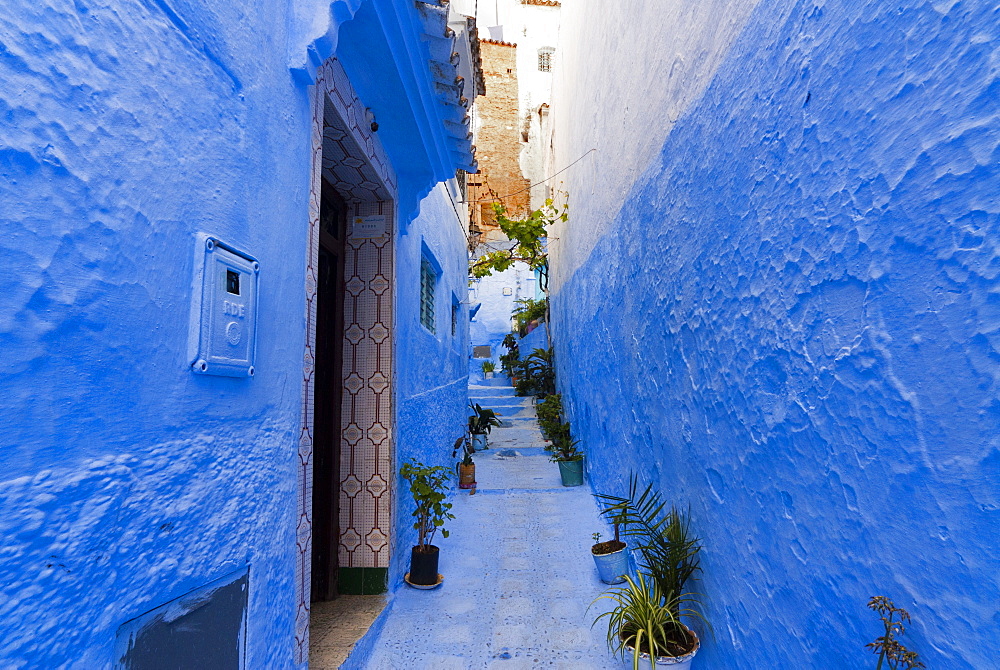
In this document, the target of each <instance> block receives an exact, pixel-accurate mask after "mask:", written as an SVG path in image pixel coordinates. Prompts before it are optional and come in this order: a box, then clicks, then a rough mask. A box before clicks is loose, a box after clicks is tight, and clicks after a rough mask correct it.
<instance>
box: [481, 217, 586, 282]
mask: <svg viewBox="0 0 1000 670" xmlns="http://www.w3.org/2000/svg"><path fill="white" fill-rule="evenodd" d="M567 210H568V206H567V205H563V206H562V207H561V208H560V207H557V206H556V205H555V202H554V201H553V200H552V199H551V198H550V199H548V200H546V201H545V205H544V206H542V207H541V208H540V209H536V210H535V211H533V212H531V213H529V214H528V216H526V217H525V218H523V219H512V218H510V217H509V216H507V208H506V207H505V206H504V205H503V203H501V202H494V203H493V212H494V214H496V220H497V225H499V226H500V230H502V231H503V233H504V234H505V235H506V236H507V239H509V240H510V241H511V242H514V243H515V244H514V245H513V246H512V247H511V248H510V249H499V250H492V251H488V252H486V253H484V254H481V255H480V256H479V257H478V258H476V259H475V260H474V261H473V263H472V267H471V268H469V270H470V271H471V273H472V276H473V277H488V276H490V275H491V274H493V273H494V272H503V271H504V270H506V269H508V268H510V267H511V266H512V265H513V264H514V263H516V262H521V263H526V264H527V265H528V266H529V267H530V268H531V269H533V270H534V269H538V268H544V267H545V266H546V265H547V264H548V255H547V253H546V250H545V236H546V233H545V228H546V227H547V226H551V225H552V224H554V223H555V222H556V221H566V220H567V218H568V214H567Z"/></svg>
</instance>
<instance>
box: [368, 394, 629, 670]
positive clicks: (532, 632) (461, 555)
mask: <svg viewBox="0 0 1000 670" xmlns="http://www.w3.org/2000/svg"><path fill="white" fill-rule="evenodd" d="M469 393H470V395H471V396H472V399H473V401H474V402H479V403H480V404H482V405H483V406H485V407H491V408H494V409H497V410H498V411H499V412H500V413H501V414H502V415H503V418H504V419H505V424H506V423H509V424H510V426H509V427H506V426H505V427H503V428H498V429H494V431H493V435H492V436H491V441H490V449H489V450H487V451H486V452H483V453H479V454H477V455H476V479H477V481H478V483H479V489H478V491H477V493H476V495H473V496H470V495H468V494H466V493H465V492H457V491H456V494H455V496H454V497H453V500H452V502H454V505H455V506H454V508H453V509H452V512H454V514H455V516H456V517H457V518H456V519H455V520H454V521H452V522H451V523H450V524H449V525H448V528H449V529H450V530H451V537H449V538H448V539H446V540H441V541H436V542H435V544H438V546H440V547H441V568H440V570H441V574H443V575H444V577H445V581H444V584H443V585H442V586H441V588H439V589H438V590H436V591H417V590H415V589H411V588H403V589H401V590H400V591H398V592H397V593H396V594H395V596H394V598H393V601H392V603H391V605H390V608H389V610H388V613H387V614H386V618H385V621H384V626H383V627H382V631H381V634H380V635H379V637H378V638H377V639H376V640H375V641H374V644H373V645H372V646H371V647H370V649H371V651H370V652H369V653H370V656H369V658H368V662H367V664H364V663H358V661H359V660H361V659H354V658H352V659H351V665H354V664H358V665H360V667H367V668H371V669H378V670H388V669H392V670H398V669H399V668H434V669H435V670H447V669H451V668H454V669H456V670H457V669H463V670H464V669H466V668H476V669H479V668H490V669H502V670H521V669H523V668H538V667H553V668H566V669H569V668H572V669H573V670H584V669H587V668H620V667H622V665H621V662H620V661H617V660H616V659H615V658H614V657H612V656H611V655H610V653H609V652H608V649H607V645H606V642H605V634H606V628H605V627H604V626H603V622H602V623H600V624H598V625H597V626H595V627H594V628H593V630H591V622H592V621H593V617H594V615H595V613H596V612H597V611H598V608H599V607H600V604H599V605H597V606H595V607H594V608H592V609H591V611H590V613H587V607H588V606H589V605H590V603H591V602H592V601H593V600H594V598H596V597H597V596H598V595H600V593H601V592H602V591H603V590H604V589H605V588H606V587H605V585H603V584H602V583H601V582H600V581H599V580H598V578H597V571H596V569H595V567H594V561H593V559H592V558H591V556H590V545H591V544H592V543H593V542H592V539H591V534H593V533H594V532H596V531H600V532H602V533H603V534H604V536H605V538H607V537H608V530H607V528H606V526H605V525H604V524H603V522H602V521H601V520H600V517H599V516H598V513H597V506H596V505H595V503H594V500H593V497H592V496H591V490H590V487H589V486H586V485H584V486H580V487H575V488H563V487H562V486H561V484H560V480H559V471H558V468H557V467H556V465H555V464H554V463H550V462H549V461H548V457H547V455H546V454H545V453H544V452H543V451H542V449H541V447H542V446H543V444H544V443H543V441H542V437H541V434H540V433H539V431H538V425H537V422H536V421H535V419H534V409H533V408H532V407H531V404H530V400H528V399H526V398H525V399H522V398H516V397H514V393H513V389H511V388H510V387H495V386H471V387H470V389H469ZM511 452H516V454H517V455H516V456H513V455H505V454H511ZM600 611H603V610H600ZM366 646H367V645H366Z"/></svg>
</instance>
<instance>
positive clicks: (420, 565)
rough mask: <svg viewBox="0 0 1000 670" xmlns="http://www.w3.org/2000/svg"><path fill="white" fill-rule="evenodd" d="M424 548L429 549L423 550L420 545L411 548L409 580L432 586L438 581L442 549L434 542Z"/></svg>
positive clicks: (413, 582)
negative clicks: (439, 559)
mask: <svg viewBox="0 0 1000 670" xmlns="http://www.w3.org/2000/svg"><path fill="white" fill-rule="evenodd" d="M424 549H426V550H427V551H421V550H420V547H419V546H418V547H414V548H413V549H411V550H410V577H409V580H410V582H411V583H412V584H418V585H420V586H432V585H434V584H437V583H438V556H439V555H440V554H441V550H440V549H438V548H437V547H435V546H434V545H433V544H428V545H427V546H426V547H424Z"/></svg>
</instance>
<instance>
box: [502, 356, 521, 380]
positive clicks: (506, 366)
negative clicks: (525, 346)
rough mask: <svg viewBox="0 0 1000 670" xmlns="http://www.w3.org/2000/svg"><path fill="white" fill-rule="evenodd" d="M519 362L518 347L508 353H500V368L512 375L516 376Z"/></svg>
mask: <svg viewBox="0 0 1000 670" xmlns="http://www.w3.org/2000/svg"><path fill="white" fill-rule="evenodd" d="M519 362H520V359H519V358H518V353H517V349H514V350H513V351H508V352H507V353H506V354H500V369H501V370H503V371H504V372H506V373H507V374H508V375H510V376H511V377H513V376H514V368H515V367H517V364H518V363H519Z"/></svg>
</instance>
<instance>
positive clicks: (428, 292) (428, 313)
mask: <svg viewBox="0 0 1000 670" xmlns="http://www.w3.org/2000/svg"><path fill="white" fill-rule="evenodd" d="M435 284H437V273H435V272H434V266H433V265H431V262H430V261H429V260H427V259H426V258H421V259H420V323H421V324H423V326H424V328H426V329H427V330H429V331H431V332H432V333H434V332H437V329H436V328H435V327H434V286H435Z"/></svg>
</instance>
